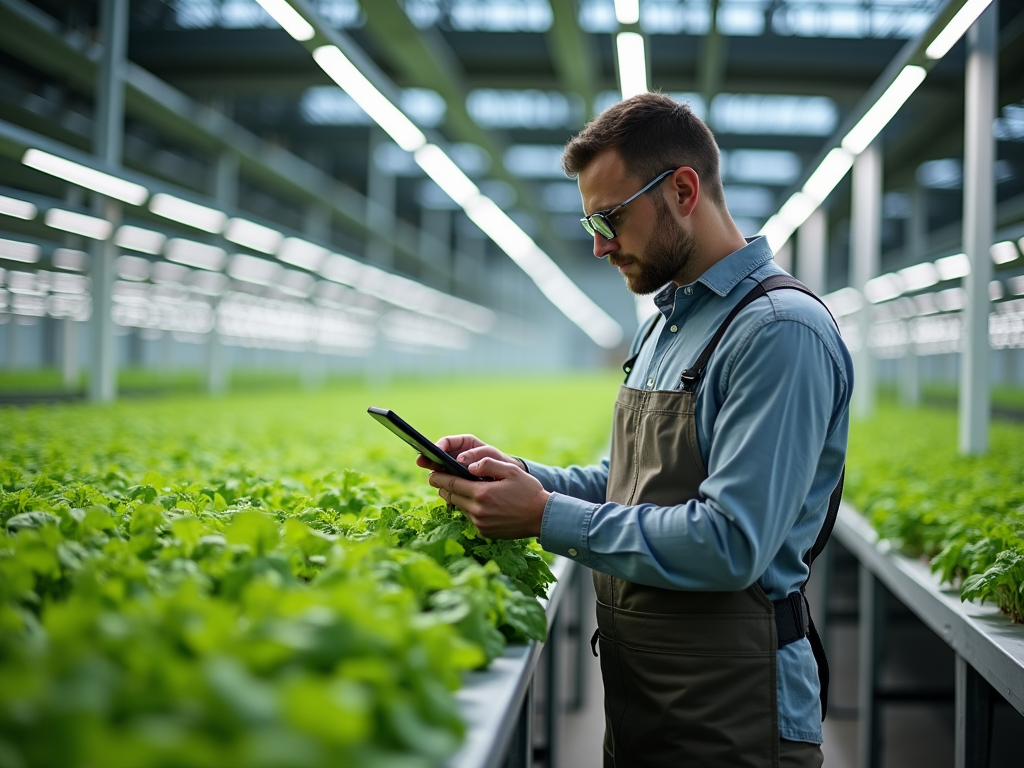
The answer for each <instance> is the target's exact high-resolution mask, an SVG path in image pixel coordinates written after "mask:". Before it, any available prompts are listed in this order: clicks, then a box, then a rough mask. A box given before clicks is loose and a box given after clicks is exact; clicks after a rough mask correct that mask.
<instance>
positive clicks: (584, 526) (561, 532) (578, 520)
mask: <svg viewBox="0 0 1024 768" xmlns="http://www.w3.org/2000/svg"><path fill="white" fill-rule="evenodd" d="M598 506H600V505H598V504H591V503H590V502H587V501H582V500H581V499H574V498H573V497H571V496H565V495H563V494H561V493H552V494H551V495H550V496H549V497H548V503H547V504H545V505H544V518H543V520H542V521H541V524H540V538H539V539H538V541H539V542H540V545H541V546H542V547H544V549H546V550H547V551H548V552H554V553H555V554H556V555H564V556H565V557H568V558H571V559H573V560H575V561H576V562H578V563H580V564H582V565H588V566H589V565H590V548H589V547H588V546H587V531H588V530H589V529H590V520H591V518H592V517H593V516H594V512H595V511H596V510H597V508H598Z"/></svg>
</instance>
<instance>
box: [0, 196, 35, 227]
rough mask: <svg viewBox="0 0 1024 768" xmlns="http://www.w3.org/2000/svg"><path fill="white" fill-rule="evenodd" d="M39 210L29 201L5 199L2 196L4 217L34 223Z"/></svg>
mask: <svg viewBox="0 0 1024 768" xmlns="http://www.w3.org/2000/svg"><path fill="white" fill-rule="evenodd" d="M37 212H38V211H37V209H36V207H35V206H34V205H32V203H30V202H29V201H28V200H19V199H18V198H16V197H5V196H4V195H0V213H2V214H3V215H4V216H13V217H14V218H16V219H24V220H25V221H32V219H34V218H35V217H36V213H37Z"/></svg>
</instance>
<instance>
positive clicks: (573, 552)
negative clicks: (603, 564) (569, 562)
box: [569, 547, 579, 557]
mask: <svg viewBox="0 0 1024 768" xmlns="http://www.w3.org/2000/svg"><path fill="white" fill-rule="evenodd" d="M578 554H579V552H577V551H576V549H575V548H574V547H569V557H576V555H578Z"/></svg>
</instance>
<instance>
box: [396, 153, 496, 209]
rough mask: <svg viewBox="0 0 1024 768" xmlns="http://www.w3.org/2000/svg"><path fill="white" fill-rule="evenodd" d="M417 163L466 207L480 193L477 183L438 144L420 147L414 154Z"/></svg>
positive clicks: (446, 192) (446, 191) (445, 190)
mask: <svg viewBox="0 0 1024 768" xmlns="http://www.w3.org/2000/svg"><path fill="white" fill-rule="evenodd" d="M413 156H414V157H415V158H416V163H417V165H419V167H420V168H422V169H423V170H424V171H425V172H426V174H427V176H429V177H430V178H431V179H433V180H434V183H435V184H437V186H439V187H440V188H441V189H443V190H444V192H445V194H447V195H448V197H450V198H451V199H452V200H454V201H455V202H456V203H458V204H459V205H461V206H463V207H465V206H466V205H468V204H469V203H470V201H471V200H473V198H475V197H477V196H478V195H479V194H480V190H479V189H478V188H477V186H476V184H474V183H473V182H472V181H470V179H469V177H468V176H467V175H466V174H465V173H463V172H462V169H461V168H459V166H457V165H456V164H455V161H454V160H452V159H451V158H450V157H448V155H446V154H445V153H444V150H442V149H441V148H440V147H439V146H437V145H436V144H427V145H425V146H422V147H420V148H419V149H417V150H416V152H415V153H414V154H413Z"/></svg>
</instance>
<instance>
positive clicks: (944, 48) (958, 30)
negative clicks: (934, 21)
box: [924, 0, 992, 59]
mask: <svg viewBox="0 0 1024 768" xmlns="http://www.w3.org/2000/svg"><path fill="white" fill-rule="evenodd" d="M991 4H992V0H967V2H966V3H964V4H963V5H962V6H961V7H960V10H959V11H957V12H956V15H955V16H953V18H952V19H950V21H949V23H948V24H947V25H946V26H945V27H944V28H943V30H942V31H941V32H939V34H937V35H936V36H935V39H934V40H932V42H931V43H930V44H929V45H928V47H927V48H925V50H924V55H925V56H927V57H928V58H929V59H941V58H942V57H943V56H945V55H946V54H947V53H949V51H950V49H951V48H952V47H953V46H954V45H956V41H957V40H959V39H960V38H961V37H963V36H964V33H965V32H967V30H968V29H970V28H971V25H972V24H973V23H974V22H975V21H977V19H978V17H979V16H981V14H982V13H984V12H985V9H986V8H988V7H989V6H990V5H991Z"/></svg>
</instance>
